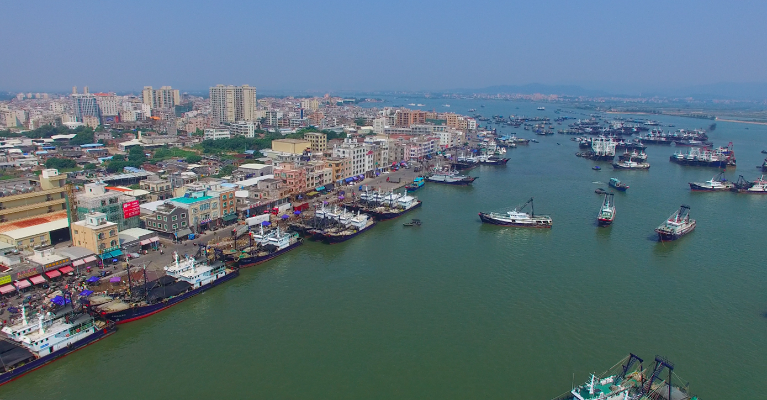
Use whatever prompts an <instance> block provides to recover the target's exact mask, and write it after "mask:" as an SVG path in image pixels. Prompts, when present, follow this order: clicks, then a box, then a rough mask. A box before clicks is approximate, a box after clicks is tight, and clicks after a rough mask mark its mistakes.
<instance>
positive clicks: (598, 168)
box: [591, 165, 602, 171]
mask: <svg viewBox="0 0 767 400" xmlns="http://www.w3.org/2000/svg"><path fill="white" fill-rule="evenodd" d="M591 169H593V170H594V171H601V170H602V167H600V166H599V165H595V166H593V167H591Z"/></svg>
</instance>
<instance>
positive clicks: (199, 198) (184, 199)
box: [170, 196, 213, 204]
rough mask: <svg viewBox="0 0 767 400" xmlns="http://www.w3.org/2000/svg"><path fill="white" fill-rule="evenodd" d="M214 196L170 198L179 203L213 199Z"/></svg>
mask: <svg viewBox="0 0 767 400" xmlns="http://www.w3.org/2000/svg"><path fill="white" fill-rule="evenodd" d="M212 198H213V196H200V197H175V198H172V199H170V201H175V202H177V203H181V204H194V203H197V202H200V201H205V200H208V199H212Z"/></svg>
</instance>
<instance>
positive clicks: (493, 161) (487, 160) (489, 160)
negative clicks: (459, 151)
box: [479, 155, 509, 165]
mask: <svg viewBox="0 0 767 400" xmlns="http://www.w3.org/2000/svg"><path fill="white" fill-rule="evenodd" d="M507 162H509V159H508V158H504V157H499V156H496V155H492V156H479V163H480V164H482V165H506V163H507Z"/></svg>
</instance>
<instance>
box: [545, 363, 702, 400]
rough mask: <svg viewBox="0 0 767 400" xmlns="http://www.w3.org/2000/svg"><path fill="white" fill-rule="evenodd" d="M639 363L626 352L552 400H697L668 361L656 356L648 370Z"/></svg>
mask: <svg viewBox="0 0 767 400" xmlns="http://www.w3.org/2000/svg"><path fill="white" fill-rule="evenodd" d="M643 362H644V361H643V360H642V359H641V358H639V357H638V356H636V355H634V354H632V353H629V355H628V357H626V358H624V359H623V360H621V361H620V362H618V363H617V364H615V365H614V366H613V367H612V368H610V369H609V370H607V371H605V372H604V373H603V374H601V375H598V376H597V375H596V374H591V376H590V377H589V380H588V381H586V382H585V383H583V384H582V385H580V386H577V387H576V388H574V389H572V390H571V391H570V392H567V393H564V394H562V395H560V396H558V397H556V400H650V399H654V400H661V399H663V400H670V399H673V400H698V397H697V396H694V395H692V394H690V393H689V389H688V388H687V386H688V385H689V384H688V383H686V382H684V381H681V380H680V378H679V377H678V376H677V375H676V374H675V373H674V364H672V363H671V362H670V361H668V360H666V359H665V358H663V357H661V356H656V357H655V365H654V366H653V368H652V369H644V367H643V366H642V364H643ZM664 376H665V377H666V378H665V379H664Z"/></svg>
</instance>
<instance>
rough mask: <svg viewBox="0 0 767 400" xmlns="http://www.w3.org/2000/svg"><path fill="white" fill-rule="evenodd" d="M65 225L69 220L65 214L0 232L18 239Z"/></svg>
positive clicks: (66, 225) (67, 224) (65, 226)
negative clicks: (40, 222) (28, 225)
mask: <svg viewBox="0 0 767 400" xmlns="http://www.w3.org/2000/svg"><path fill="white" fill-rule="evenodd" d="M67 227H69V220H68V219H67V218H66V216H64V218H62V219H59V220H56V221H52V222H46V223H42V224H39V225H34V226H30V227H27V228H21V229H16V230H10V231H5V232H3V233H2V234H3V235H5V236H8V237H10V238H12V239H14V240H19V239H23V238H26V237H30V236H37V235H42V234H45V233H48V232H52V231H55V230H59V229H63V228H67Z"/></svg>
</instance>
